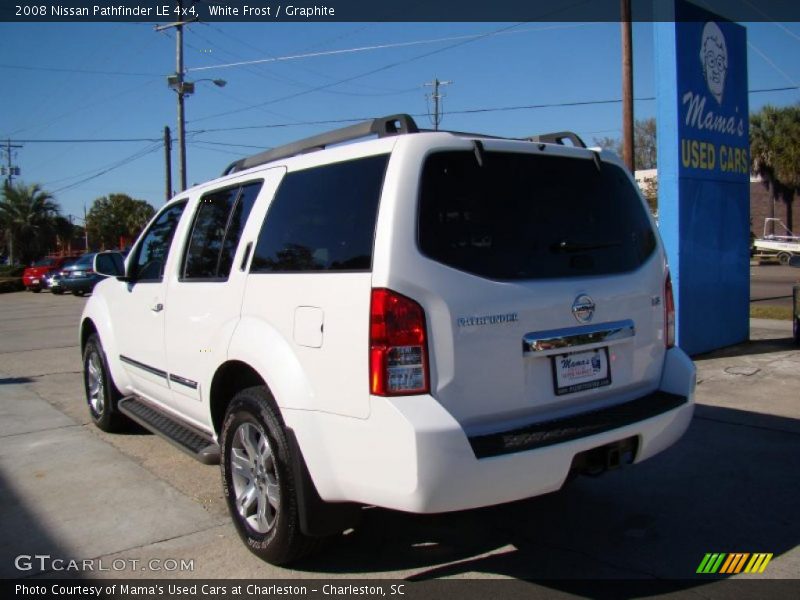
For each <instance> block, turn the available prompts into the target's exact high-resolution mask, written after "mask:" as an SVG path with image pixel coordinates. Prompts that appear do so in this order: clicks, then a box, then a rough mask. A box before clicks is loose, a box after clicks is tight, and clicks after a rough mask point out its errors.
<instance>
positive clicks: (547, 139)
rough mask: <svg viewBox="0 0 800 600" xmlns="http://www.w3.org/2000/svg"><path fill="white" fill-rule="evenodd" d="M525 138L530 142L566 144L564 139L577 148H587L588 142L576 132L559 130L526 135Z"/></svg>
mask: <svg viewBox="0 0 800 600" xmlns="http://www.w3.org/2000/svg"><path fill="white" fill-rule="evenodd" d="M525 140H527V141H529V142H539V143H540V144H561V145H562V146H566V144H565V143H564V140H569V141H570V142H572V145H573V146H575V147H577V148H586V144H584V143H583V140H582V139H581V138H580V137H579V136H578V134H576V133H572V132H571V131H558V132H556V133H542V134H540V135H532V136H529V137H526V138H525Z"/></svg>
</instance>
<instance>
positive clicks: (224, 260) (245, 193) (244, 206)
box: [219, 181, 262, 277]
mask: <svg viewBox="0 0 800 600" xmlns="http://www.w3.org/2000/svg"><path fill="white" fill-rule="evenodd" d="M261 186H262V182H260V181H259V182H256V183H250V184H248V185H245V186H243V187H242V191H241V194H240V195H239V201H238V202H237V203H236V208H235V209H234V210H233V214H232V215H231V219H230V222H229V224H228V231H227V233H226V234H225V240H224V241H223V242H222V253H221V255H220V258H219V276H220V277H227V276H228V274H229V273H230V272H231V266H232V265H233V257H234V256H235V255H236V248H237V247H238V246H239V240H240V239H241V237H242V230H244V226H245V224H246V223H247V217H249V216H250V211H251V210H252V209H253V204H255V202H256V198H257V197H258V193H259V192H260V191H261Z"/></svg>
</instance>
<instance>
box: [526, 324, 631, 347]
mask: <svg viewBox="0 0 800 600" xmlns="http://www.w3.org/2000/svg"><path fill="white" fill-rule="evenodd" d="M635 334H636V327H635V326H634V324H633V321H631V320H630V319H627V320H625V321H614V322H612V323H597V324H596V325H585V326H581V327H572V328H569V329H551V330H549V331H535V332H532V333H526V334H525V335H524V336H522V354H523V355H524V356H528V355H531V354H535V353H537V352H545V351H547V350H558V349H561V348H571V347H572V346H586V345H588V344H597V343H602V342H611V341H616V340H624V339H626V338H632V337H633V336H634V335H635Z"/></svg>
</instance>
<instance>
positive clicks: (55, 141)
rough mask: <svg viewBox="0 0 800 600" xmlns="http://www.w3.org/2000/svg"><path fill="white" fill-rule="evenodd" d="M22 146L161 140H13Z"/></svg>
mask: <svg viewBox="0 0 800 600" xmlns="http://www.w3.org/2000/svg"><path fill="white" fill-rule="evenodd" d="M14 141H15V142H20V143H23V144H62V143H64V144H67V143H69V144H82V143H92V144H96V143H106V142H109V143H113V142H160V141H161V138H83V139H77V138H76V139H61V138H59V139H55V138H54V139H49V140H43V139H38V140H16V139H15V140H14Z"/></svg>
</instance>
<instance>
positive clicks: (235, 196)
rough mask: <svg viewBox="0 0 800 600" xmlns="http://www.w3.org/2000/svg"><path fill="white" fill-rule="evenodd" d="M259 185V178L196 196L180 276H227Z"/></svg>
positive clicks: (202, 277) (196, 277) (205, 277)
mask: <svg viewBox="0 0 800 600" xmlns="http://www.w3.org/2000/svg"><path fill="white" fill-rule="evenodd" d="M260 189H261V182H256V183H251V184H248V185H246V186H243V187H238V186H237V187H234V188H228V189H226V190H220V191H217V192H213V193H211V194H207V195H205V196H203V197H202V198H201V199H200V203H199V204H198V207H197V213H196V215H195V219H194V224H193V225H192V235H191V237H190V239H189V245H188V249H187V251H186V259H185V261H184V268H183V273H182V277H183V278H184V279H224V278H226V277H228V275H229V274H230V270H231V265H232V264H233V256H234V254H236V247H237V246H238V245H239V238H240V237H241V234H242V229H243V228H244V224H245V223H246V222H247V217H248V216H249V215H250V210H251V209H252V208H253V203H254V202H255V199H256V197H257V196H258V192H259V190H260Z"/></svg>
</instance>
